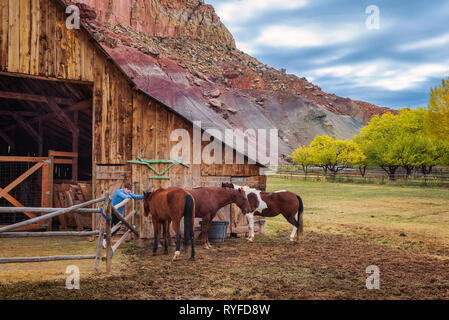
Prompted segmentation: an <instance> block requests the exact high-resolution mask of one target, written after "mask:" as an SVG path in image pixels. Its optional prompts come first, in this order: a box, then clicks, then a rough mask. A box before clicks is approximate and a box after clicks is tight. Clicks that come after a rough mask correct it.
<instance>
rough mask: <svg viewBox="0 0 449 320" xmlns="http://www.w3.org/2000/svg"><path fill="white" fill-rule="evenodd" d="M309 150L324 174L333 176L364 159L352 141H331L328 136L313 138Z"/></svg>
mask: <svg viewBox="0 0 449 320" xmlns="http://www.w3.org/2000/svg"><path fill="white" fill-rule="evenodd" d="M310 149H311V153H312V157H313V160H314V162H315V164H317V165H319V166H320V167H321V168H323V170H324V172H325V173H327V172H328V171H331V172H332V174H333V175H336V174H337V173H338V172H339V171H341V170H343V169H345V168H347V167H348V166H350V165H354V164H357V163H359V162H361V161H363V159H364V157H365V156H364V155H363V153H362V151H361V150H360V148H359V147H358V146H357V144H356V143H354V142H353V141H348V140H338V139H333V138H332V137H329V136H328V135H322V136H317V137H315V139H314V140H313V141H312V142H311V143H310Z"/></svg>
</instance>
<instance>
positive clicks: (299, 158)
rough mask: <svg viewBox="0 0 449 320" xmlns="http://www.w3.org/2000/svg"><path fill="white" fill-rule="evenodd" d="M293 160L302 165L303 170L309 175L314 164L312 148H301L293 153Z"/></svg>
mask: <svg viewBox="0 0 449 320" xmlns="http://www.w3.org/2000/svg"><path fill="white" fill-rule="evenodd" d="M292 160H293V161H294V162H296V163H298V164H299V165H301V167H302V170H303V171H304V173H305V174H306V175H307V174H308V172H309V168H310V167H311V166H312V165H313V164H314V160H313V155H312V150H311V148H310V147H307V146H301V147H299V148H298V149H296V150H295V151H293V153H292Z"/></svg>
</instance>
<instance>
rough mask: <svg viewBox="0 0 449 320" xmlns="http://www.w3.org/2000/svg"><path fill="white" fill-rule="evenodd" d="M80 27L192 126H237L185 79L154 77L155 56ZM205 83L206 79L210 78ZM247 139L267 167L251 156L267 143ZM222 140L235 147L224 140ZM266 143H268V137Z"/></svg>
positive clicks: (248, 149) (134, 81)
mask: <svg viewBox="0 0 449 320" xmlns="http://www.w3.org/2000/svg"><path fill="white" fill-rule="evenodd" d="M56 1H57V2H59V3H60V4H61V5H63V6H64V8H66V7H67V6H68V5H67V4H66V3H65V2H64V0H56ZM81 28H82V29H83V30H84V31H85V32H87V33H88V34H89V36H90V38H91V39H92V41H93V42H94V43H95V45H97V46H98V47H99V48H100V49H101V51H102V52H103V53H104V54H105V55H106V57H108V58H110V60H111V62H112V63H113V64H115V65H116V66H117V67H118V69H119V70H120V71H121V72H122V73H123V75H124V77H125V78H126V79H127V80H128V81H129V83H130V84H131V86H132V87H134V88H135V89H136V90H137V91H139V92H141V93H143V94H145V95H146V96H148V97H150V98H151V99H153V100H155V101H157V102H158V103H160V104H161V105H163V106H165V107H166V108H168V109H170V111H172V112H174V113H175V114H177V115H178V116H180V117H181V118H183V119H185V120H186V121H188V122H190V123H191V124H192V125H194V121H201V128H202V129H203V130H207V129H218V130H220V131H222V132H223V133H224V130H225V129H236V128H234V127H233V126H232V125H231V124H229V123H228V122H227V121H226V120H225V119H224V118H223V117H222V116H220V115H219V114H217V113H216V112H214V111H213V110H211V109H210V108H209V107H208V106H207V105H204V104H203V103H199V102H198V100H197V99H192V98H191V97H192V94H194V93H192V92H189V90H188V88H187V86H184V85H183V84H182V81H178V82H177V81H176V79H173V78H170V75H169V74H168V75H167V77H155V73H158V72H160V70H158V69H157V68H155V63H154V58H153V57H152V56H151V55H147V54H144V53H142V52H140V51H139V50H137V49H135V48H131V47H125V46H117V47H115V48H109V47H107V46H103V45H102V44H101V43H100V42H99V41H97V39H96V38H95V37H94V35H93V33H92V32H91V31H90V29H89V28H88V27H87V26H86V25H85V24H84V23H83V22H82V21H81ZM155 79H157V81H155ZM204 82H207V79H205V80H204ZM237 135H239V136H240V137H242V138H245V137H243V135H242V134H241V133H239V132H237ZM246 139H247V141H248V143H247V144H246V146H245V152H244V156H245V157H247V158H248V159H250V160H252V161H254V162H255V163H256V164H258V165H260V166H262V167H264V166H265V165H263V164H261V163H259V162H258V161H257V159H254V158H252V157H251V156H248V155H252V154H256V155H257V151H258V152H260V153H262V154H266V150H265V148H264V146H260V147H259V146H257V140H256V138H255V137H248V136H246ZM222 142H223V143H224V144H225V145H229V146H230V147H233V146H232V145H230V144H228V143H226V142H225V141H224V140H222ZM267 143H269V140H268V142H267ZM257 148H259V150H257ZM262 148H263V149H262ZM233 149H234V148H233ZM236 152H237V151H236Z"/></svg>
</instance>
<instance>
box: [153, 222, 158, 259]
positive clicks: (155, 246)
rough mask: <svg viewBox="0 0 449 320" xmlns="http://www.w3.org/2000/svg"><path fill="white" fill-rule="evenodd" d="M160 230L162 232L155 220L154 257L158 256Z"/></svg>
mask: <svg viewBox="0 0 449 320" xmlns="http://www.w3.org/2000/svg"><path fill="white" fill-rule="evenodd" d="M159 230H160V224H159V222H158V221H156V220H155V219H153V232H154V244H153V256H155V255H156V253H157V248H158V246H159Z"/></svg>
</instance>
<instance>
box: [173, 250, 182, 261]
mask: <svg viewBox="0 0 449 320" xmlns="http://www.w3.org/2000/svg"><path fill="white" fill-rule="evenodd" d="M180 254H181V253H180V252H179V251H176V252H175V255H174V256H173V261H176V260H178V257H179V255H180Z"/></svg>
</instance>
